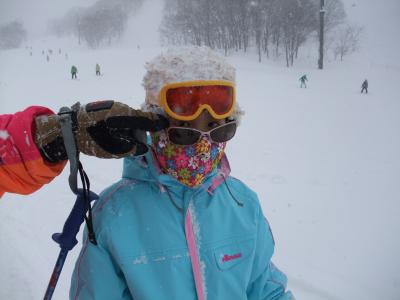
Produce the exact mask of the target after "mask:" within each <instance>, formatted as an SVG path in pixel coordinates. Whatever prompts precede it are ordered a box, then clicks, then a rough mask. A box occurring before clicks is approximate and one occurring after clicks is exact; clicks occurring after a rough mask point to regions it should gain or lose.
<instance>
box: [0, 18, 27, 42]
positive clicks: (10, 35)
mask: <svg viewBox="0 0 400 300" xmlns="http://www.w3.org/2000/svg"><path fill="white" fill-rule="evenodd" d="M26 36H27V33H26V30H25V28H24V26H23V25H22V23H21V22H18V21H13V22H10V23H7V24H4V25H2V26H0V49H13V48H18V47H20V46H21V44H22V42H23V41H24V40H25V38H26Z"/></svg>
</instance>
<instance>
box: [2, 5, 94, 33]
mask: <svg viewBox="0 0 400 300" xmlns="http://www.w3.org/2000/svg"><path fill="white" fill-rule="evenodd" d="M94 2H96V0H68V1H65V0H0V24H1V23H6V22H9V21H12V20H15V19H17V20H19V21H22V22H23V23H24V25H25V27H26V29H27V30H28V32H29V33H30V34H34V35H37V34H40V33H43V32H44V31H45V30H46V26H47V22H48V21H49V20H51V19H54V18H57V17H60V16H62V15H63V14H64V13H65V12H67V11H68V10H69V9H71V8H72V7H76V6H83V7H84V6H89V5H91V4H92V3H94Z"/></svg>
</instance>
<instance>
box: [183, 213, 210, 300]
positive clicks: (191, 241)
mask: <svg viewBox="0 0 400 300" xmlns="http://www.w3.org/2000/svg"><path fill="white" fill-rule="evenodd" d="M185 234H186V241H187V243H188V247H189V254H190V261H191V263H192V269H193V275H194V281H195V284H196V292H197V299H198V300H205V297H204V289H203V287H204V284H203V277H202V275H201V266H200V259H199V257H200V256H199V251H198V248H197V245H196V237H195V234H194V231H193V225H192V216H191V213H190V210H189V209H188V211H187V213H186V218H185Z"/></svg>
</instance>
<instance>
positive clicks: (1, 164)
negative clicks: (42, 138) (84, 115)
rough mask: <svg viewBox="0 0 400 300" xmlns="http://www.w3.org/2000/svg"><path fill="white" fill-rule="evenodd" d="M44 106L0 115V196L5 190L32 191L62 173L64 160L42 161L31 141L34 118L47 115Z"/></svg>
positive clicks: (29, 192)
mask: <svg viewBox="0 0 400 300" xmlns="http://www.w3.org/2000/svg"><path fill="white" fill-rule="evenodd" d="M50 114H53V112H52V111H51V110H50V109H48V108H45V107H40V106H31V107H28V108H27V109H25V110H24V111H22V112H17V113H16V114H13V115H12V114H10V115H0V197H1V195H3V194H4V193H5V192H9V193H16V194H25V195H26V194H31V193H33V192H35V191H36V190H38V189H40V188H41V187H42V186H43V185H44V184H46V183H49V182H50V181H51V180H53V178H54V177H56V176H57V175H58V174H60V173H61V171H62V170H63V168H64V166H65V162H61V163H57V164H50V163H48V162H46V161H45V160H43V158H42V156H41V155H40V152H39V150H38V148H37V147H36V145H35V142H34V135H35V122H34V120H35V117H37V116H39V115H50Z"/></svg>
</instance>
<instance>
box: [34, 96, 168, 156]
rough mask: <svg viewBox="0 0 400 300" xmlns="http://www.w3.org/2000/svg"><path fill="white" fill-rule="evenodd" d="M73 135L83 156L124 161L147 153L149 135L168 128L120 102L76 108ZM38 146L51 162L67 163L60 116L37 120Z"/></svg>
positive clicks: (155, 117) (154, 117)
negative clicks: (129, 157) (147, 133)
mask: <svg viewBox="0 0 400 300" xmlns="http://www.w3.org/2000/svg"><path fill="white" fill-rule="evenodd" d="M71 119H72V122H73V125H72V127H73V133H74V135H75V141H76V145H77V148H78V150H79V151H80V152H82V153H84V154H87V155H90V156H96V157H100V158H121V157H126V156H130V155H140V154H143V153H145V152H146V151H147V146H146V144H145V143H146V134H145V132H146V131H150V132H154V131H159V130H162V129H164V128H166V127H168V125H169V124H168V120H167V119H166V118H165V117H163V116H161V115H157V114H153V113H149V112H142V111H140V110H135V109H132V108H130V107H129V106H128V105H125V104H123V103H120V102H114V101H112V100H110V101H98V102H92V103H89V104H87V105H84V106H80V105H79V104H77V105H74V106H73V113H72V115H71ZM35 123H36V134H35V142H36V145H37V146H38V148H39V150H40V152H41V154H42V156H43V158H44V159H45V160H47V161H49V162H58V161H61V160H65V159H67V154H66V150H65V146H64V141H63V138H62V133H61V126H60V123H59V116H58V115H51V116H39V117H37V118H36V119H35Z"/></svg>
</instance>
